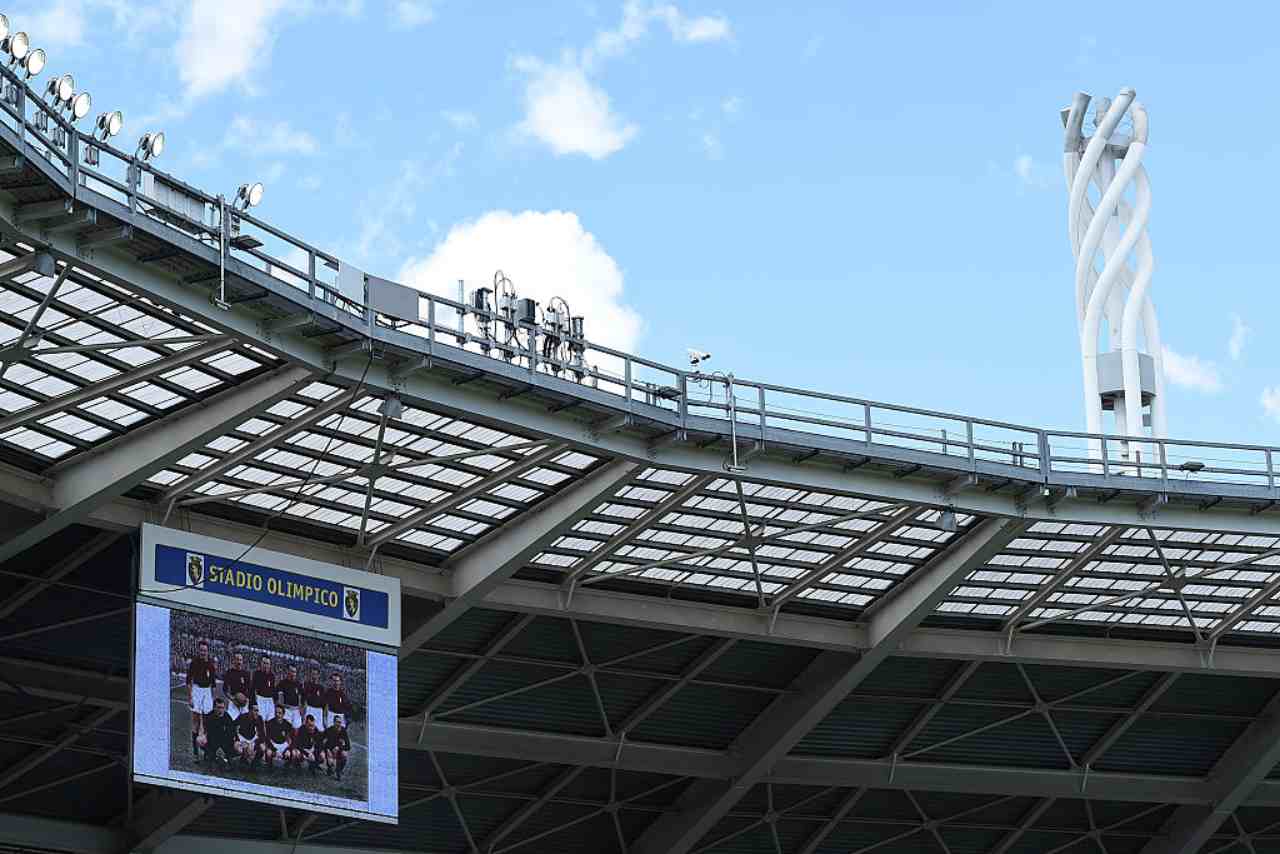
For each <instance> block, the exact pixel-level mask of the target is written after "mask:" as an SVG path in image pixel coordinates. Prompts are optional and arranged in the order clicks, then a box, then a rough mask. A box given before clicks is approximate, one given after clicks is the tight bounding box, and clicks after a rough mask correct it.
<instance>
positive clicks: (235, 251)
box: [0, 66, 1280, 500]
mask: <svg viewBox="0 0 1280 854" xmlns="http://www.w3.org/2000/svg"><path fill="white" fill-rule="evenodd" d="M0 77H3V80H4V92H3V96H2V97H0V122H2V123H3V128H2V129H0V130H2V131H3V132H5V135H6V136H7V137H8V138H9V141H10V142H11V144H13V145H14V146H15V147H16V150H17V151H19V152H20V156H27V157H30V156H32V155H34V156H35V158H38V160H33V161H32V165H33V166H35V167H37V168H40V169H41V171H44V172H45V173H46V174H49V175H50V176H51V177H52V178H53V179H54V180H55V182H57V183H59V184H61V185H63V186H64V187H65V188H67V189H68V191H69V192H70V193H71V195H72V199H73V203H74V202H75V201H76V200H80V201H83V202H84V204H86V205H88V206H89V207H92V205H93V203H94V201H95V199H96V198H106V199H109V200H112V201H114V202H116V203H118V204H120V205H122V206H124V207H126V208H127V209H128V211H129V212H130V214H131V215H133V216H143V217H147V218H149V219H150V220H152V221H154V222H156V223H161V224H163V226H165V227H166V228H167V229H170V230H172V232H173V234H174V236H175V238H176V237H178V236H179V235H181V236H183V237H185V238H187V239H195V240H197V241H199V242H200V243H202V244H204V245H206V246H208V247H209V248H210V249H211V250H213V251H215V252H221V253H225V255H224V256H221V260H223V261H224V262H225V263H224V266H225V265H226V264H230V263H231V262H237V269H238V270H239V269H243V268H241V267H239V265H245V266H247V267H250V268H252V269H254V270H256V271H258V273H260V274H262V275H264V276H267V277H270V279H269V280H268V281H274V282H278V283H281V284H283V285H285V286H287V288H286V289H287V290H288V291H292V292H294V295H293V298H294V299H296V300H297V301H298V302H299V303H301V304H302V305H303V306H304V307H305V306H306V305H307V304H308V303H312V304H314V303H320V304H324V305H326V306H329V307H331V308H333V309H336V310H337V314H338V316H339V317H341V318H344V319H345V320H346V321H347V323H348V324H349V326H350V327H351V329H352V330H353V331H354V332H357V333H360V332H364V333H367V332H368V331H370V330H371V329H372V328H373V326H375V325H377V326H382V327H390V328H394V329H396V330H397V331H399V332H402V333H406V334H408V335H411V336H415V337H417V338H419V339H421V340H422V341H423V342H424V345H425V346H424V349H426V351H427V352H431V353H438V352H440V351H439V348H441V347H444V348H453V349H462V350H466V351H469V352H471V353H475V354H480V355H483V356H487V357H489V358H491V359H492V360H493V361H494V363H495V366H496V365H497V364H499V363H507V364H509V365H515V366H518V367H519V368H521V369H522V370H523V371H527V372H528V373H529V374H530V375H532V376H537V375H542V376H548V377H559V378H561V379H564V380H570V381H572V382H575V383H578V384H580V385H583V386H587V387H590V388H592V389H595V390H596V391H599V392H604V393H606V394H608V395H610V396H613V397H614V398H616V399H617V402H618V403H619V404H620V407H621V408H622V409H623V410H624V411H625V412H627V413H630V414H633V415H634V416H635V417H637V418H642V417H644V414H645V411H644V410H645V408H648V409H649V411H650V413H653V414H658V413H659V412H665V413H666V415H665V416H664V418H663V419H662V420H663V423H666V424H668V425H674V427H673V429H674V430H677V431H686V432H687V431H689V430H694V431H699V430H705V429H706V428H709V427H711V426H714V427H716V428H717V429H719V430H722V431H723V432H725V433H728V434H729V435H730V437H731V448H732V449H736V450H731V452H730V453H731V455H732V456H733V457H734V458H736V457H737V456H738V454H739V453H740V454H741V455H742V458H743V459H746V458H748V457H749V456H750V455H751V454H753V453H755V452H756V451H758V450H761V449H763V448H764V447H766V446H768V445H769V444H770V443H771V442H776V441H778V440H779V438H780V437H781V439H782V440H783V441H785V443H786V444H787V445H789V446H793V447H794V446H795V445H797V444H800V445H802V446H803V445H804V444H805V437H806V436H814V437H817V436H821V437H827V438H831V439H841V440H848V442H851V443H852V446H850V445H849V444H847V443H841V445H842V450H844V451H851V452H853V453H857V446H858V445H861V446H862V447H863V448H864V449H865V452H866V456H868V457H874V456H876V451H875V449H876V448H881V449H883V448H893V449H899V450H905V451H914V452H920V453H924V454H927V455H928V458H929V459H930V460H931V461H932V462H931V463H930V464H931V465H941V466H943V467H946V468H953V469H958V470H961V471H964V470H966V469H967V470H972V471H975V472H976V471H978V470H979V465H980V464H983V463H985V464H995V465H996V466H997V467H998V468H1003V469H1005V470H1006V472H1007V473H1008V474H1009V475H1011V476H1014V477H1017V478H1019V479H1026V480H1030V481H1041V482H1044V483H1049V482H1051V481H1059V482H1060V481H1062V480H1063V478H1064V476H1065V477H1066V479H1067V480H1068V481H1069V480H1071V477H1070V476H1071V475H1088V476H1090V477H1088V478H1086V480H1085V481H1082V482H1088V483H1091V484H1097V483H1099V481H1098V480H1097V479H1098V478H1101V479H1102V482H1103V483H1105V482H1111V483H1112V484H1113V485H1114V486H1115V487H1116V488H1123V487H1125V486H1130V487H1133V486H1140V487H1141V488H1142V489H1144V490H1157V491H1158V490H1160V489H1164V488H1170V489H1174V490H1178V489H1179V488H1181V489H1182V490H1183V491H1204V492H1207V493H1209V494H1212V489H1209V488H1207V487H1208V486H1209V485H1210V484H1230V485H1232V486H1235V487H1246V488H1247V489H1246V490H1245V491H1246V492H1247V493H1248V494H1249V495H1257V496H1258V497H1260V498H1261V499H1263V500H1271V499H1272V498H1273V497H1274V498H1275V499H1276V500H1280V490H1278V489H1277V483H1276V471H1275V458H1276V455H1277V454H1278V453H1280V448H1272V447H1266V446H1261V445H1240V444H1231V443H1220V442H1195V441H1185V440H1172V439H1141V440H1135V439H1133V438H1131V437H1125V436H1115V435H1091V434H1087V433H1082V432H1072V431H1055V430H1044V429H1041V428H1037V427H1029V426H1025V425H1020V424H1011V423H1007V422H1002V421H994V420H990V419H984V418H974V417H970V416H965V415H957V414H952V413H944V412H936V411H932V410H927V409H920V408H915V407H908V406H898V405H894V404H890V403H883V402H879V401H871V400H864V399H861V398H855V397H848V396H845V395H839V394H831V393H827V392H819V391H810V390H806V389H799V388H792V387H789V386H782V385H777V384H772V383H763V382H754V381H750V380H744V379H741V378H737V377H734V376H733V375H732V374H721V373H704V372H702V371H697V370H692V371H691V370H684V369H681V368H676V367H672V366H669V365H664V364H662V363H659V362H655V361H652V360H649V359H644V358H642V357H639V356H635V355H633V354H630V353H624V352H621V351H618V350H614V349H612V348H610V347H606V346H602V345H599V344H594V343H591V342H590V341H587V340H585V339H573V344H574V345H576V348H573V349H571V348H570V346H569V344H570V340H569V339H568V338H566V337H565V336H562V335H556V336H554V337H555V339H556V340H555V341H554V342H553V343H554V344H555V345H556V346H554V347H552V348H551V349H550V350H548V349H546V348H545V345H546V343H547V340H546V339H547V336H548V332H547V330H545V329H543V328H542V327H541V326H540V325H538V324H530V323H523V322H519V323H517V322H511V321H510V318H507V317H503V316H501V315H500V313H499V312H496V311H492V310H482V309H477V308H475V307H473V306H471V305H469V304H467V303H465V302H459V301H456V300H451V299H449V298H446V297H444V296H440V295H437V294H430V293H425V292H424V293H421V294H420V298H419V313H418V316H417V317H388V316H385V315H382V314H378V313H377V312H374V311H372V310H371V309H369V308H368V307H366V306H365V305H364V304H363V301H362V300H356V299H353V298H351V297H350V296H347V295H343V294H342V293H340V292H339V290H338V287H337V278H338V275H337V274H338V269H339V267H340V265H341V262H340V261H339V259H338V258H337V257H336V256H334V255H332V254H330V253H328V252H325V251H324V250H322V249H320V248H318V247H315V246H312V245H311V244H308V243H306V242H304V241H301V240H299V239H297V238H295V237H293V236H291V235H289V234H288V233H287V232H285V231H283V230H282V229H279V228H276V227H275V226H272V225H271V224H270V223H268V222H266V221H264V220H262V219H259V218H258V217H256V216H254V215H253V214H251V213H249V212H248V211H239V210H233V209H232V208H231V207H230V206H229V205H228V204H227V203H226V201H225V200H224V199H223V198H221V197H218V196H215V195H211V194H209V193H206V192H204V191H203V190H200V189H199V188H197V187H193V186H191V185H189V184H187V183H185V182H183V181H182V180H180V179H178V178H175V177H174V176H172V175H170V174H168V173H165V172H162V171H160V170H158V169H156V168H155V166H154V165H152V164H151V163H150V162H146V161H143V160H141V159H140V158H139V157H137V156H134V155H131V154H129V153H127V152H126V151H123V150H120V149H118V148H116V147H114V146H112V145H111V144H110V143H109V142H106V141H102V140H98V139H95V138H94V137H93V136H92V135H90V134H85V133H81V132H79V131H78V130H77V129H76V128H75V126H74V125H73V124H71V123H70V122H68V121H67V120H66V119H65V118H64V117H63V115H62V114H61V113H60V112H59V111H58V110H57V109H55V108H54V107H52V106H51V105H49V104H47V103H46V102H45V101H43V100H42V99H41V98H40V97H39V95H38V94H37V93H36V92H35V91H34V90H32V89H31V88H30V87H28V86H27V85H26V84H25V83H24V82H23V81H22V80H20V79H19V78H18V77H17V76H16V75H15V74H14V73H13V72H12V71H11V70H10V69H8V68H5V67H3V66H0ZM21 165H22V164H21V163H20V162H15V163H14V164H12V168H14V169H17V168H21ZM175 200H176V201H177V202H178V204H174V201H175ZM224 226H225V228H224ZM219 247H225V248H219ZM495 260H496V259H495ZM495 266H496V264H495ZM241 277H242V278H243V276H241ZM211 287H212V288H217V287H219V285H218V283H217V282H215V283H214V284H213V285H212V286H211ZM590 320H591V319H590V318H587V322H588V323H589V322H590ZM486 329H487V330H489V331H488V333H486V331H485V330H486ZM499 332H501V333H502V334H500V335H499V334H497V333H499ZM574 349H576V351H577V352H576V353H575V352H574ZM441 355H443V354H441ZM707 419H711V422H709V421H708V420H707ZM712 422H714V423H712ZM1091 440H1092V441H1095V442H1096V443H1097V445H1096V446H1095V447H1096V448H1099V449H1100V451H1101V453H1100V455H1099V454H1097V453H1096V452H1095V451H1094V450H1091V448H1090V442H1091ZM815 444H818V443H815ZM815 452H816V449H815ZM801 456H803V455H801ZM1006 467H1007V468H1006ZM1188 483H1195V484H1204V485H1205V486H1204V487H1188V486H1187V484H1188Z"/></svg>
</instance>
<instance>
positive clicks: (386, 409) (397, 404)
mask: <svg viewBox="0 0 1280 854" xmlns="http://www.w3.org/2000/svg"><path fill="white" fill-rule="evenodd" d="M378 414H379V415H385V416H386V417H387V418H392V419H395V420H397V421H399V420H400V419H401V418H403V417H404V401H403V400H401V399H400V395H398V394H391V395H387V396H386V397H384V398H383V399H382V403H380V404H378Z"/></svg>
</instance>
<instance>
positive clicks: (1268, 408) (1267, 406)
mask: <svg viewBox="0 0 1280 854" xmlns="http://www.w3.org/2000/svg"><path fill="white" fill-rule="evenodd" d="M1258 402H1259V403H1261V404H1262V411H1263V412H1265V413H1267V414H1268V415H1270V416H1271V417H1272V418H1274V419H1275V420H1277V421H1280V386H1274V385H1273V386H1269V387H1267V388H1264V389H1263V390H1262V396H1261V397H1259V398H1258Z"/></svg>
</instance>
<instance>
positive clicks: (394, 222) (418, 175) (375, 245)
mask: <svg viewBox="0 0 1280 854" xmlns="http://www.w3.org/2000/svg"><path fill="white" fill-rule="evenodd" d="M461 156H462V143H461V142H457V143H454V145H453V147H452V148H450V149H449V150H448V151H447V152H445V153H444V154H443V155H441V156H440V157H439V158H437V159H436V160H434V161H431V160H427V159H425V158H419V159H416V160H406V161H404V162H403V163H401V164H400V167H399V169H398V172H397V175H396V178H395V180H394V181H393V182H391V183H390V184H389V185H386V186H381V187H376V188H373V189H372V190H370V192H369V193H367V194H366V195H365V197H364V199H363V200H362V201H361V203H360V205H359V209H358V210H357V212H356V213H357V215H358V218H359V221H360V222H361V223H362V224H361V226H360V234H359V235H358V236H357V237H356V241H355V244H354V246H352V247H351V250H350V256H349V257H350V260H352V261H353V262H361V263H372V262H376V261H378V260H379V259H385V258H393V257H396V256H403V255H405V254H407V253H406V247H405V246H404V243H403V241H402V240H401V239H400V237H399V235H398V232H399V229H400V227H401V226H402V225H404V224H405V223H407V222H410V221H411V220H413V218H414V217H415V216H416V214H417V212H418V200H419V199H420V198H421V196H422V192H423V191H424V190H425V189H426V188H427V187H429V186H430V185H431V184H433V183H435V182H436V181H438V180H439V179H441V178H445V177H448V176H451V175H453V170H454V165H455V164H456V163H457V162H458V158H459V157H461ZM410 249H411V247H410ZM397 260H398V259H397Z"/></svg>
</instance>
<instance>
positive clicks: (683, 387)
mask: <svg viewBox="0 0 1280 854" xmlns="http://www.w3.org/2000/svg"><path fill="white" fill-rule="evenodd" d="M678 376H679V383H678V388H679V389H680V438H681V439H683V438H684V437H685V436H686V435H687V434H688V432H689V375H688V374H686V373H685V372H684V371H681V372H680V373H679V375H678Z"/></svg>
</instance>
